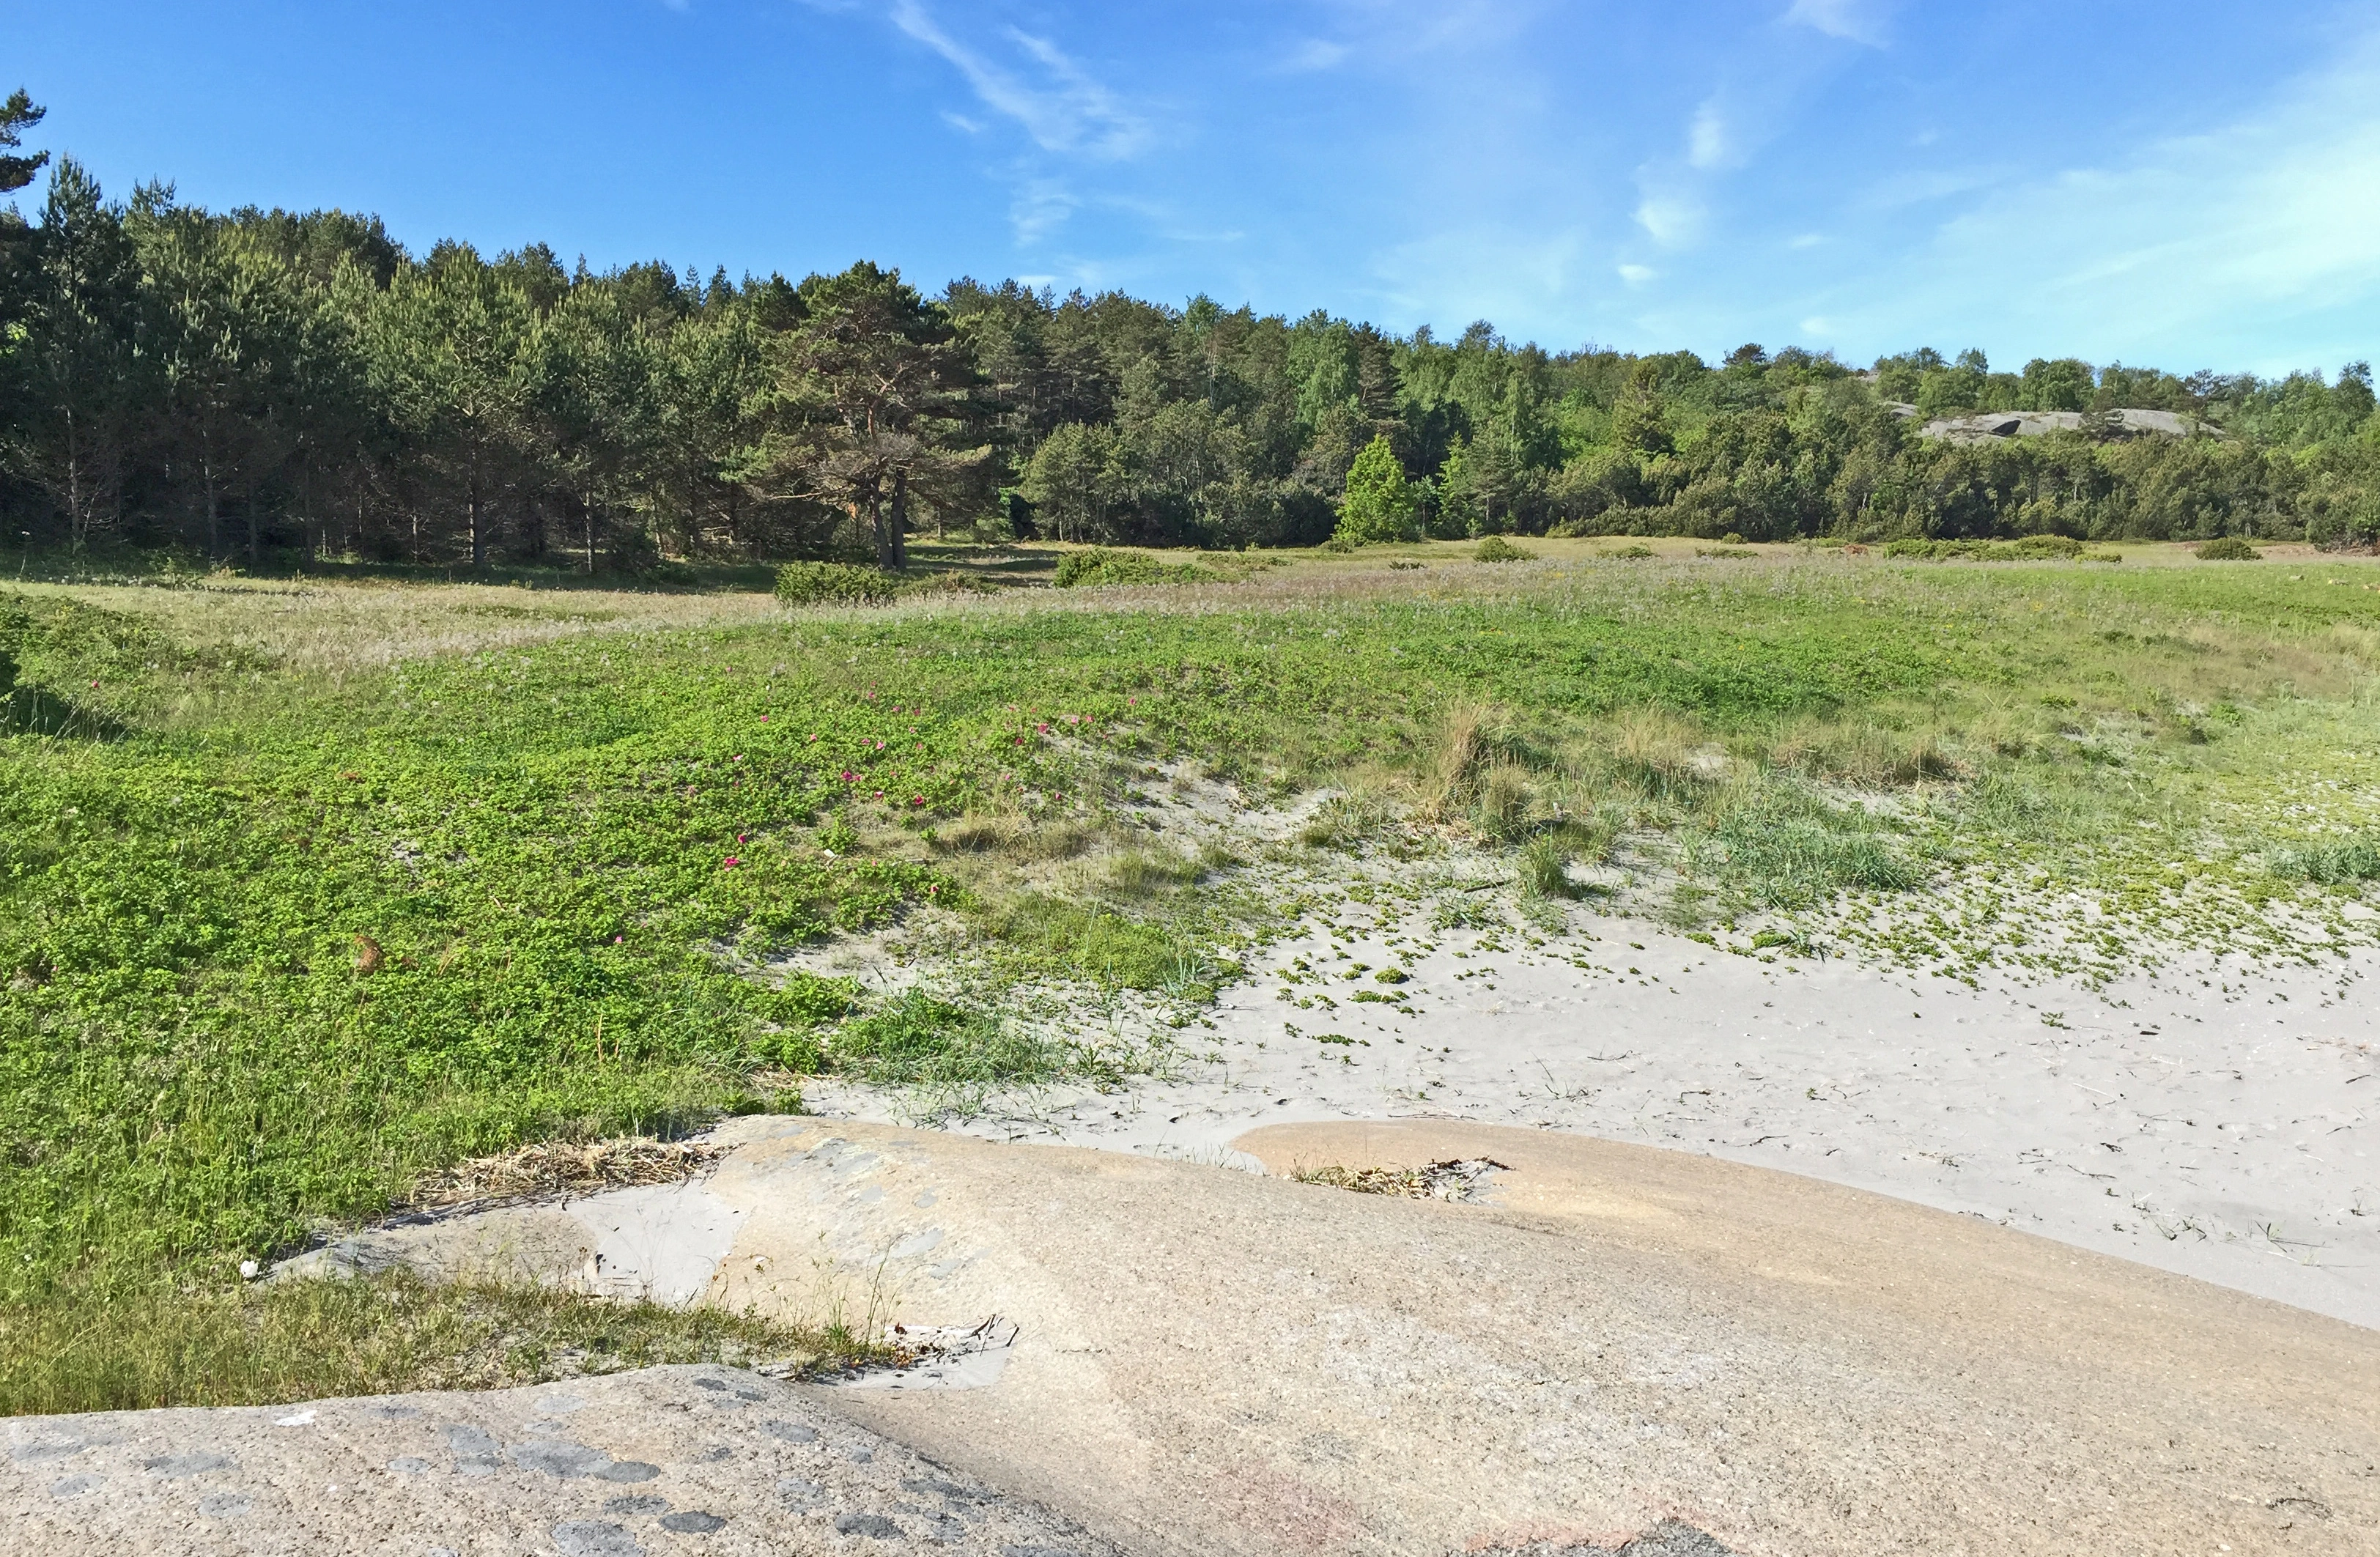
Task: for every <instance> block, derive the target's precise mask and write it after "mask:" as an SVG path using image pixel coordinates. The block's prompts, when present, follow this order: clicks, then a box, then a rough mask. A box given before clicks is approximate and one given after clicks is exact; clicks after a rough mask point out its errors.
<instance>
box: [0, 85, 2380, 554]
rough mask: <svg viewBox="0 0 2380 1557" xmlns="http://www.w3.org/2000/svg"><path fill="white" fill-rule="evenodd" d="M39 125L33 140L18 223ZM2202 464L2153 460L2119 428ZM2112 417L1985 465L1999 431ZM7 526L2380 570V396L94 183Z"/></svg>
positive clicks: (22, 344)
mask: <svg viewBox="0 0 2380 1557" xmlns="http://www.w3.org/2000/svg"><path fill="white" fill-rule="evenodd" d="M40 117H41V110H40V109H39V108H37V107H34V106H33V105H32V104H31V103H30V102H29V101H28V100H27V98H26V96H25V94H24V93H23V92H21V91H20V92H18V93H17V94H16V95H15V96H13V97H12V98H10V99H8V100H7V102H6V103H5V104H0V189H23V188H29V187H30V185H31V184H32V183H33V182H34V181H35V178H36V176H38V175H39V173H40V172H41V171H42V169H43V167H44V166H45V165H46V162H47V159H46V156H45V155H43V154H30V155H29V154H24V153H22V152H19V150H18V148H19V147H20V146H21V137H22V136H23V134H24V133H25V132H26V131H27V130H29V129H30V128H32V127H34V126H35V125H37V124H38V123H39V121H40ZM2115 407H2149V408H2162V409H2168V410H2174V411H2179V412H2182V413H2185V414H2186V415H2188V416H2190V417H2192V418H2194V419H2197V420H2198V421H2200V422H2201V423H2203V425H2204V432H2203V433H2201V434H2199V435H2194V436H2190V437H2183V438H2165V437H2157V436H2134V435H2127V434H2126V431H2125V430H2124V429H2123V428H2122V427H2121V426H2120V424H2118V423H2116V422H2115V421H2114V420H2112V419H2108V418H2107V417H2105V416H2104V415H2098V416H2094V415H2092V414H2090V413H2094V412H2098V413H2104V412H2106V411H2107V410H2108V409H2111V408H2115ZM2001 409H2026V410H2072V411H2080V412H2083V413H2085V415H2084V416H2083V417H2082V418H2081V419H2080V420H2081V425H2080V426H2079V427H2078V428H2076V429H2075V430H2074V431H2073V432H2061V433H2056V434H2052V435H2049V436H2046V437H2039V438H2028V439H2022V440H2018V439H2010V440H2006V441H1987V442H1985V443H1982V444H1958V443H1952V442H1949V441H1946V440H1942V439H1935V438H1927V437H1925V436H1923V435H1922V432H1921V429H1922V427H1923V425H1924V423H1925V421H1926V420H1929V419H1931V418H1934V417H1937V416H1945V415H1953V414H1957V413H1960V412H1964V411H1972V410H2001ZM0 517H5V523H6V529H7V530H8V531H9V532H10V533H9V534H8V535H7V536H5V537H0V541H6V540H13V541H16V542H18V544H19V545H21V546H23V547H25V548H27V549H29V550H30V549H31V548H34V547H54V546H55V547H63V548H67V549H70V550H73V551H76V552H79V553H96V552H103V551H107V550H110V549H133V550H140V549H146V550H149V551H152V552H162V553H171V554H174V555H176V556H179V557H185V558H189V559H194V560H195V559H204V560H207V561H211V562H214V563H231V564H237V565H245V566H258V567H264V566H288V565H290V564H292V563H296V562H305V561H322V560H334V559H355V560H362V561H373V562H385V563H415V564H425V565H442V566H492V565H497V564H514V565H517V564H522V563H543V564H547V565H557V566H579V567H583V568H586V569H589V570H590V571H591V570H596V569H601V568H609V567H631V568H651V567H655V566H665V565H666V563H667V562H668V561H669V560H671V559H751V560H760V559H773V558H783V557H850V558H864V559H866V560H868V561H871V562H874V563H876V564H878V565H879V566H888V567H897V566H903V565H904V563H905V560H906V546H907V543H908V539H909V538H910V537H912V536H915V535H917V534H919V533H922V532H926V531H931V532H934V533H937V534H941V535H953V534H955V535H960V536H965V537H967V538H971V539H978V540H995V539H1003V538H1012V537H1014V538H1024V537H1035V536H1038V537H1050V538H1056V539H1061V540H1067V541H1099V542H1107V543H1117V542H1123V543H1135V544H1145V545H1159V546H1174V545H1196V546H1206V547H1245V546H1274V545H1296V544H1314V543H1318V542H1323V541H1330V540H1332V539H1333V538H1334V537H1335V538H1337V539H1339V540H1341V541H1365V540H1372V539H1390V538H1397V537H1418V536H1423V535H1430V536H1440V537H1466V536H1479V535H1489V534H1497V533H1502V532H1518V533H1547V532H1552V533H1560V534H1597V533H1633V534H1685V535H1695V536H1707V537H1712V538H1719V537H1729V536H1733V537H1741V538H1743V539H1746V540H1786V539H1791V538H1796V537H1810V536H1839V537H1843V538H1847V539H1857V540H1885V539H1890V538H1893V537H1897V536H1904V535H1924V536H1929V537H1943V538H1967V537H1985V536H2020V535H2025V534H2035V533H2058V534H2066V535H2072V536H2075V537H2078V538H2083V539H2101V538H2119V537H2120V538H2133V539H2159V538H2169V539H2202V538H2205V537H2208V536H2213V535H2221V534H2241V535H2247V536H2253V537H2266V538H2273V537H2282V536H2291V537H2294V536H2311V537H2312V538H2313V539H2315V540H2317V541H2325V542H2327V543H2334V544H2352V543H2363V544H2369V543H2373V542H2374V541H2380V420H2375V418H2374V393H2373V386H2372V380H2371V374H2370V371H2369V369H2368V368H2367V367H2365V366H2364V365H2363V364H2362V363H2356V364H2351V365H2350V366H2349V367H2348V368H2347V369H2345V370H2343V371H2341V372H2340V373H2339V374H2338V376H2337V377H2336V378H2335V379H2328V380H2325V377H2324V376H2323V375H2322V374H2320V373H2313V372H2307V373H2297V374H2292V375H2289V376H2288V377H2286V378H2282V379H2277V380H2267V379H2260V378H2257V377H2255V376H2253V375H2244V374H2242V375H2230V376H2225V375H2218V374H2214V373H2204V372H2202V373H2197V374H2194V375H2192V376H2190V377H2187V378H2181V377H2177V376H2175V375H2172V374H2169V373H2166V372H2162V371H2155V370H2149V369H2136V368H2131V367H2127V366H2124V365H2121V364H2110V365H2107V366H2103V367H2095V366H2094V365H2092V364H2090V363H2087V362H2083V361H2080V360H2075V359H2061V360H2054V361H2053V360H2035V361H2033V362H2030V363H2028V364H2026V366H2025V367H2024V368H2023V370H2022V371H2019V372H1996V371H1992V369H1991V367H1990V365H1989V363H1988V361H1987V359H1985V356H1984V354H1983V353H1981V352H1980V351H1968V352H1965V353H1962V354H1961V355H1960V356H1958V357H1956V358H1945V357H1944V356H1943V355H1941V354H1940V353H1938V352H1936V351H1932V350H1920V351H1915V352H1910V353H1905V354H1902V355H1899V356H1894V357H1888V358H1886V359H1882V360H1879V361H1878V362H1876V364H1875V365H1874V366H1873V368H1871V369H1870V370H1868V371H1855V370H1854V369H1852V367H1850V366H1849V365H1847V364H1844V363H1842V362H1840V361H1838V360H1836V359H1834V358H1833V357H1832V356H1830V355H1828V354H1824V353H1813V352H1808V351H1803V350H1800V349H1797V348H1787V349H1783V350H1779V351H1777V352H1775V353H1773V354H1772V353H1770V352H1767V351H1765V350H1763V349H1762V348H1761V347H1757V346H1746V347H1741V348H1739V349H1738V350H1736V351H1734V352H1731V353H1730V354H1729V355H1728V356H1727V357H1726V358H1725V359H1722V360H1720V361H1718V362H1717V363H1709V362H1706V361H1704V360H1703V359H1700V358H1699V357H1697V356H1695V355H1694V354H1693V353H1690V352H1682V351H1681V352H1670V353H1664V354H1656V355H1637V354H1633V353H1626V352H1620V351H1614V350H1607V349H1603V348H1600V347H1585V348H1583V349H1580V350H1576V351H1570V352H1561V353H1549V352H1548V351H1545V350H1544V349H1542V348H1540V347H1536V346H1535V345H1518V346H1516V345H1514V344H1512V343H1511V342H1509V341H1507V340H1505V339H1504V338H1502V337H1501V336H1500V335H1498V334H1497V333H1496V332H1495V330H1494V329H1493V328H1491V327H1490V326H1489V325H1488V324H1485V323H1478V324H1474V325H1472V326H1471V327H1470V328H1469V329H1467V330H1465V331H1463V333H1462V334H1461V335H1459V336H1457V337H1455V338H1453V339H1440V338H1439V336H1438V335H1435V334H1434V333H1432V332H1431V331H1430V330H1428V329H1426V328H1425V329H1420V330H1416V331H1415V332H1414V333H1412V334H1411V335H1394V334H1391V333H1388V332H1384V331H1380V330H1378V329H1375V328H1373V327H1372V326H1370V325H1368V324H1357V323H1350V322H1347V321H1345V320H1342V319H1337V318H1334V317H1332V316H1330V315H1329V314H1328V313H1326V312H1323V311H1319V310H1318V311H1316V312H1313V313H1310V314H1307V315H1306V316H1305V317H1304V318H1300V319H1296V320H1291V319H1288V318H1285V317H1282V316H1279V315H1259V314H1257V313H1256V312H1255V311H1254V310H1251V309H1247V308H1241V309H1237V310H1229V309H1225V308H1223V307H1222V306H1220V304H1218V303H1216V302H1214V301H1213V300H1211V299H1209V298H1196V299H1193V300H1192V301H1191V302H1190V303H1188V304H1187V305H1186V306H1184V307H1181V308H1172V307H1168V306H1164V305H1160V304H1156V303H1151V302H1147V301H1143V300H1141V299H1138V298H1131V297H1127V296H1124V295H1123V294H1121V293H1114V292H1110V293H1103V294H1100V295H1098V296H1087V295H1085V294H1082V293H1079V292H1077V293H1075V294H1073V295H1070V296H1066V297H1058V296H1056V295H1054V294H1053V293H1052V292H1050V291H1049V290H1047V289H1042V290H1035V289H1033V288H1030V287H1028V286H1023V285H1020V284H1018V283H1016V282H1013V281H1012V282H1006V283H1002V284H1000V285H997V286H992V285H985V284H980V283H977V282H976V281H973V280H967V279H962V280H959V281H956V282H953V283H952V284H950V285H949V286H946V287H945V288H943V289H942V291H941V293H940V294H939V295H936V296H933V297H927V296H925V295H922V294H921V293H920V292H919V291H917V289H916V288H915V287H913V286H910V285H909V284H908V283H906V282H905V281H904V280H903V279H902V277H901V275H900V274H899V273H898V272H897V271H890V270H883V269H880V268H879V267H877V266H875V265H873V264H869V263H866V262H862V263H859V264H856V265H854V266H852V267H851V268H850V269H848V270H846V271H844V272H842V273H841V274H835V275H812V276H809V277H807V279H805V280H803V281H801V282H799V283H794V282H789V281H787V280H786V279H784V278H783V276H781V275H770V276H767V277H754V276H748V275H747V276H745V277H742V278H740V279H731V278H730V277H728V276H727V275H726V274H724V273H723V272H722V271H714V272H713V273H712V274H711V275H710V277H709V278H707V279H706V278H704V277H702V276H700V275H699V274H697V273H695V272H693V271H686V272H683V273H681V272H678V271H675V270H674V269H673V268H671V267H670V266H669V265H666V264H663V263H659V262H654V263H649V264H638V265H628V266H624V267H620V268H617V269H613V270H609V271H604V272H601V273H597V272H593V271H590V270H589V268H588V267H587V265H586V264H585V262H583V261H582V262H579V263H578V264H577V265H576V266H575V267H566V266H565V265H564V264H563V263H562V262H561V261H560V259H559V257H558V256H557V255H556V254H555V252H554V251H553V249H550V248H547V247H545V246H543V245H531V246H528V247H526V248H524V249H518V250H514V251H509V252H505V253H501V254H498V255H496V256H494V257H493V258H488V257H485V256H483V255H481V254H480V252H478V251H477V250H475V249H472V248H471V247H470V246H468V245H467V244H461V243H455V242H442V243H440V244H438V245H436V246H435V247H434V248H432V249H431V250H430V251H429V252H428V253H427V254H425V255H420V256H416V255H413V254H411V253H408V252H407V249H405V248H404V247H403V246H402V245H401V244H399V243H398V242H397V241H396V240H395V238H393V237H391V236H390V235H389V233H388V232H387V230H386V228H385V227H384V226H383V225H382V224H381V223H380V222H379V221H378V220H377V219H376V218H371V217H365V216H357V215H351V214H348V213H343V212H339V211H317V212H310V213H289V212H284V211H278V210H272V211H267V210H261V209H257V208H253V207H250V208H243V209H240V210H236V211H230V212H222V213H216V212H209V211H205V210H202V209H200V208H197V207H195V206H190V205H187V204H183V203H181V202H179V201H177V199H176V196H175V193H174V191H173V190H172V189H170V188H169V187H165V186H158V185H149V186H142V187H140V188H139V189H135V190H134V191H133V193H132V196H131V198H130V200H129V201H123V202H115V201H109V200H108V199H107V198H105V196H104V195H103V191H102V190H101V189H100V187H99V185H98V184H97V182H96V181H95V180H94V179H93V178H92V177H91V175H90V174H89V172H88V171H87V170H86V169H84V168H83V167H82V166H80V165H79V164H77V163H76V162H74V161H73V160H72V159H71V158H65V157H61V158H59V159H58V160H57V163H56V165H55V168H52V169H50V170H49V178H48V181H47V184H46V188H45V189H44V192H43V194H42V199H41V201H40V203H39V207H38V209H37V210H36V211H35V212H34V213H32V214H31V215H30V217H27V216H25V215H22V214H19V213H17V212H16V211H15V210H13V209H11V210H9V211H6V212H5V213H0Z"/></svg>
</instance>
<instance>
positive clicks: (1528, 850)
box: [1516, 833, 1593, 901]
mask: <svg viewBox="0 0 2380 1557" xmlns="http://www.w3.org/2000/svg"><path fill="white" fill-rule="evenodd" d="M1571 859H1572V855H1571V851H1570V850H1569V849H1568V848H1566V847H1564V846H1563V844H1562V840H1561V839H1560V838H1559V837H1556V836H1554V835H1553V834H1550V833H1548V834H1544V835H1541V836H1539V837H1536V838H1532V839H1530V840H1529V841H1528V843H1526V844H1524V845H1522V848H1521V854H1520V858H1519V860H1518V861H1517V862H1516V864H1517V873H1518V876H1519V879H1520V883H1521V895H1522V896H1524V897H1528V898H1535V899H1537V900H1539V901H1570V900H1573V899H1576V898H1581V897H1585V896H1587V895H1589V894H1590V893H1591V892H1592V890H1593V889H1592V888H1590V887H1588V886H1586V885H1585V883H1583V882H1574V881H1572V880H1571V878H1570V865H1571Z"/></svg>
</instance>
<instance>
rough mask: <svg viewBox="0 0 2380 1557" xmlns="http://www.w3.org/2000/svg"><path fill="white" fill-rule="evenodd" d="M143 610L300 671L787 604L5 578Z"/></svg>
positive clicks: (179, 629)
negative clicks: (146, 584) (142, 584)
mask: <svg viewBox="0 0 2380 1557" xmlns="http://www.w3.org/2000/svg"><path fill="white" fill-rule="evenodd" d="M9 588H10V589H11V590H15V591H17V592H18V593H21V594H24V595H27V596H30V597H32V598H36V599H38V598H41V597H43V596H51V595H55V596H61V597H67V598H71V599H74V600H79V601H83V602H88V603H90V604H92V605H101V606H104V607H106V608H107V609H109V610H111V611H121V612H123V613H125V614H128V615H132V616H138V617H141V618H143V619H145V620H147V621H149V622H151V623H152V624H153V625H154V626H156V627H157V628H158V629H159V630H160V631H162V632H164V633H165V634H166V635H168V636H169V637H171V638H172V639H174V640H175V641H176V642H177V643H187V644H191V645H195V646H200V647H206V648H223V649H236V650H241V651H247V652H249V653H251V654H258V655H262V656H264V657H267V658H269V659H271V660H273V661H274V662H275V663H281V664H285V665H287V666H290V667H292V668H294V669H297V670H303V671H315V672H327V673H332V674H343V673H348V672H356V671H364V670H370V669H373V668H376V667H378V666H382V665H387V664H393V663H397V662H399V661H407V660H420V659H427V658H430V657H431V656H434V655H440V654H466V653H477V652H480V651H487V650H492V649H510V648H517V647H521V646H524V645H528V644H533V643H544V642H547V641H550V640H551V639H557V638H567V637H570V636H573V635H575V634H578V633H587V632H611V633H620V632H626V633H635V632H650V631H655V630H659V629H664V628H677V627H695V626H742V625H747V624H749V623H753V622H758V621H766V620H773V619H775V618H777V617H780V616H782V615H783V607H781V606H779V605H778V604H777V603H776V602H775V600H774V599H773V597H771V596H769V595H766V594H760V593H743V592H722V593H712V594H663V593H649V592H644V591H638V590H530V589H521V588H516V587H513V586H509V585H502V584H439V585H434V586H432V585H422V584H413V583H398V582H388V583H378V582H373V583H353V582H346V581H338V582H330V581H323V582H313V581H290V580H284V579H269V578H229V577H225V578H209V579H207V580H205V581H203V582H200V583H196V584H177V585H171V586H166V585H157V586H134V585H86V584H71V585H69V584H57V585H52V584H33V583H26V584H11V585H10V586H9Z"/></svg>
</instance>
